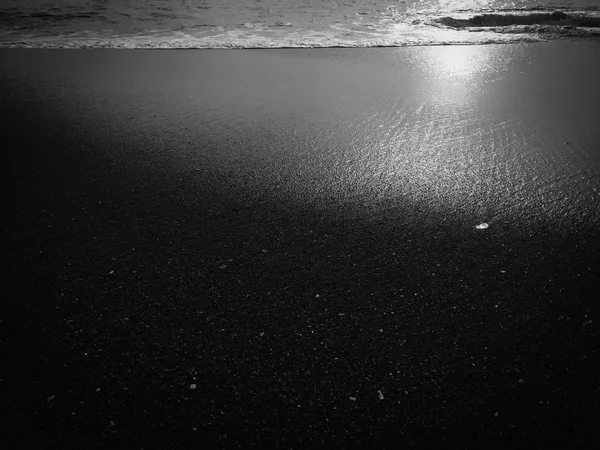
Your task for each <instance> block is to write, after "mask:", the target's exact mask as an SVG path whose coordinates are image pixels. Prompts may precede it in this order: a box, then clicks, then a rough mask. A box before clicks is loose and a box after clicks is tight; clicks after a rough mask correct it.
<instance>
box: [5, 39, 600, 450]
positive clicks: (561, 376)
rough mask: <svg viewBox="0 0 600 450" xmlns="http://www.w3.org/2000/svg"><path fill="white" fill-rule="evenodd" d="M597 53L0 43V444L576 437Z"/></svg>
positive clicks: (590, 366)
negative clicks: (3, 171) (0, 187)
mask: <svg viewBox="0 0 600 450" xmlns="http://www.w3.org/2000/svg"><path fill="white" fill-rule="evenodd" d="M599 55H600V46H599V45H598V44H593V43H592V44H590V43H571V44H552V45H532V46H526V45H523V46H485V47H470V48H461V47H447V48H441V47H432V48H407V49H367V50H365V49H363V50H356V49H355V50H342V49H331V50H276V51H127V50H116V51H115V50H81V51H44V50H1V51H0V60H1V61H2V64H1V65H0V80H1V85H0V111H1V114H2V122H1V123H2V134H1V136H2V138H1V139H2V152H3V157H4V159H5V161H6V160H8V163H6V162H5V166H6V167H8V169H9V173H8V180H9V196H8V197H9V198H8V202H7V205H8V206H7V212H5V214H4V216H5V218H7V219H8V220H5V221H4V225H3V227H2V233H3V236H4V241H5V246H4V247H5V249H4V250H3V254H4V256H5V258H3V266H2V269H3V275H4V276H5V277H4V278H5V280H4V282H3V290H4V295H3V300H2V310H1V323H0V330H1V331H0V332H1V344H0V349H1V352H2V361H3V364H2V369H1V370H2V372H1V377H0V378H1V381H0V389H1V390H2V401H1V408H2V412H3V413H5V414H3V417H5V419H3V423H2V442H3V444H2V447H3V448H19V449H24V448H28V449H29V448H98V447H106V448H116V447H120V448H140V447H144V448H156V447H160V448H318V447H322V448H367V447H368V448H406V447H408V448H551V447H552V448H591V446H590V443H592V444H593V443H594V442H595V440H597V437H598V432H597V428H598V424H599V423H600V414H599V406H598V386H599V380H598V377H597V373H598V372H597V367H598V366H599V361H598V353H597V342H598V318H597V313H598V302H597V299H596V297H595V295H594V292H596V293H597V292H598V290H599V287H600V286H599V278H598V250H599V247H600V240H599V238H600V232H599V229H598V225H599V214H598V213H599V211H600V208H599V197H598V195H599V192H600V177H599V175H600V134H599V133H600V132H599V128H598V124H600V86H599V83H598V80H600V65H599V63H598V56H599ZM480 222H488V223H489V224H490V226H489V228H488V229H486V230H476V229H475V225H477V224H478V223H480ZM193 387H195V389H194V388H193ZM11 441H12V442H13V443H14V444H13V445H9V446H6V443H8V442H11ZM592 446H593V445H592Z"/></svg>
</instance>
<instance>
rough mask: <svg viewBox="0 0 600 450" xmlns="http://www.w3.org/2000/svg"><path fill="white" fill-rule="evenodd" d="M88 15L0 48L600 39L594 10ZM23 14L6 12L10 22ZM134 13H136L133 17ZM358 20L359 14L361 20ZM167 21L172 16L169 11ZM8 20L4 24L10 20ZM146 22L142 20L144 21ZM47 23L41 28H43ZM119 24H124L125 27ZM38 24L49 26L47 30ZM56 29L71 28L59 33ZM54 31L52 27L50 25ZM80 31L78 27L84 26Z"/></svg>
mask: <svg viewBox="0 0 600 450" xmlns="http://www.w3.org/2000/svg"><path fill="white" fill-rule="evenodd" d="M93 13H94V12H93V11H89V10H82V11H78V12H77V14H76V17H77V19H79V20H78V21H77V20H74V17H75V16H68V17H69V18H70V19H72V20H70V21H66V20H63V19H64V17H67V16H65V15H64V14H63V15H61V16H60V18H59V20H58V22H57V20H56V17H54V16H52V15H50V16H52V17H53V19H52V22H48V20H50V19H49V17H50V16H40V15H39V14H32V15H29V16H27V20H24V19H22V18H19V20H17V17H16V16H14V15H13V16H11V20H9V21H6V20H5V23H9V24H10V25H11V26H8V27H5V28H4V29H2V28H1V27H0V47H13V48H14V47H21V48H131V49H178V48H179V49H195V48H198V49H202V48H214V49H235V48H240V49H246V48H307V47H311V48H318V47H321V48H322V47H406V46H420V45H468V44H504V43H523V42H540V41H550V40H557V39H569V38H596V39H597V38H600V13H599V12H598V11H596V10H589V11H587V10H586V11H572V10H557V11H544V10H539V9H534V10H531V9H530V10H512V11H510V10H502V11H494V12H489V13H485V14H482V13H480V12H477V11H465V10H463V11H455V12H454V13H450V14H451V15H448V14H449V13H448V12H446V13H445V14H444V15H441V14H440V15H437V16H431V15H426V14H416V15H414V14H413V15H411V14H407V13H406V11H404V12H396V11H395V10H393V9H388V10H386V11H385V12H381V13H378V14H379V15H373V16H369V17H367V16H364V15H358V16H355V17H366V18H365V19H364V20H363V19H360V20H357V19H355V18H348V19H347V20H335V21H323V22H319V21H312V20H311V21H308V20H307V19H303V20H300V19H297V20H296V19H294V18H292V17H290V19H293V20H289V21H288V20H276V21H274V20H273V18H272V17H266V16H265V17H262V16H257V17H255V18H253V19H254V20H246V21H241V20H240V21H236V22H232V23H226V24H219V23H217V22H210V21H206V20H204V19H202V18H200V17H193V16H191V15H185V14H180V15H179V16H178V19H177V20H173V21H170V22H169V21H166V22H161V21H150V20H147V19H148V17H146V16H143V17H138V18H136V20H135V21H132V25H129V24H128V23H125V22H122V20H123V17H125V16H127V17H126V18H127V20H129V19H130V17H129V15H128V14H124V13H121V15H120V16H119V17H117V16H114V15H111V14H108V13H103V14H98V15H97V17H95V18H93V21H94V22H93V23H94V24H96V26H94V27H91V26H90V22H91V21H90V15H92V14H93ZM7 14H8V15H10V14H17V15H18V14H20V13H14V12H10V13H5V15H7ZM132 14H133V13H132ZM357 14H358V13H357ZM166 15H167V16H169V17H170V16H171V15H172V14H171V13H170V12H168V13H167V14H166ZM4 18H5V19H6V17H4ZM142 19H143V20H142ZM39 20H42V22H38V21H39ZM119 21H121V22H119ZM40 23H42V24H46V25H44V26H41V25H40ZM57 23H63V24H64V23H66V24H67V25H68V26H67V25H65V26H63V27H61V26H57V25H56V24H57ZM50 24H51V25H50ZM78 24H79V25H78Z"/></svg>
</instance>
